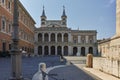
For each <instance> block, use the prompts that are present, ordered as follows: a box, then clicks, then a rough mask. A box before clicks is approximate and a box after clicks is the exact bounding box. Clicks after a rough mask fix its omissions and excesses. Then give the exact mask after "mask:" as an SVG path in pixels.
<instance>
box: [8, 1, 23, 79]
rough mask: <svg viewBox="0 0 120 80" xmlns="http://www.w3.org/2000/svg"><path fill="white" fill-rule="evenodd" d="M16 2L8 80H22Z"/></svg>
mask: <svg viewBox="0 0 120 80" xmlns="http://www.w3.org/2000/svg"><path fill="white" fill-rule="evenodd" d="M18 1H19V0H14V9H13V10H14V11H13V33H12V49H11V67H12V68H11V78H10V79H9V80H22V73H21V54H20V50H19V48H18V43H19V32H18V27H19V22H18Z"/></svg>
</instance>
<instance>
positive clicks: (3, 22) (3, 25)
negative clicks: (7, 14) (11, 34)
mask: <svg viewBox="0 0 120 80" xmlns="http://www.w3.org/2000/svg"><path fill="white" fill-rule="evenodd" d="M5 26H6V23H5V20H2V31H5Z"/></svg>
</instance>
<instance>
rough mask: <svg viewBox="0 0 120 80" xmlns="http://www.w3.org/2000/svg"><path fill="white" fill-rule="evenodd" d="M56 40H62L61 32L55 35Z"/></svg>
mask: <svg viewBox="0 0 120 80" xmlns="http://www.w3.org/2000/svg"><path fill="white" fill-rule="evenodd" d="M57 40H58V42H62V34H61V33H59V34H58V35H57Z"/></svg>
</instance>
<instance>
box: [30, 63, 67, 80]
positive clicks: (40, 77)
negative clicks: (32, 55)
mask: <svg viewBox="0 0 120 80" xmlns="http://www.w3.org/2000/svg"><path fill="white" fill-rule="evenodd" d="M65 66H66V65H59V66H54V67H49V68H47V69H46V64H45V63H40V64H39V67H38V72H36V73H35V74H34V76H33V78H32V80H43V74H42V70H43V71H44V72H45V73H46V74H48V73H49V72H50V71H51V70H53V69H56V68H60V67H65ZM45 80H48V76H46V77H45Z"/></svg>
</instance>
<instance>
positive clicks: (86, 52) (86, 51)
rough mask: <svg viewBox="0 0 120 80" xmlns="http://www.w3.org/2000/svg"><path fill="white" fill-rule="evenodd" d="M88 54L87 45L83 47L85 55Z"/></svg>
mask: <svg viewBox="0 0 120 80" xmlns="http://www.w3.org/2000/svg"><path fill="white" fill-rule="evenodd" d="M87 54H88V47H85V55H87Z"/></svg>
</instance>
